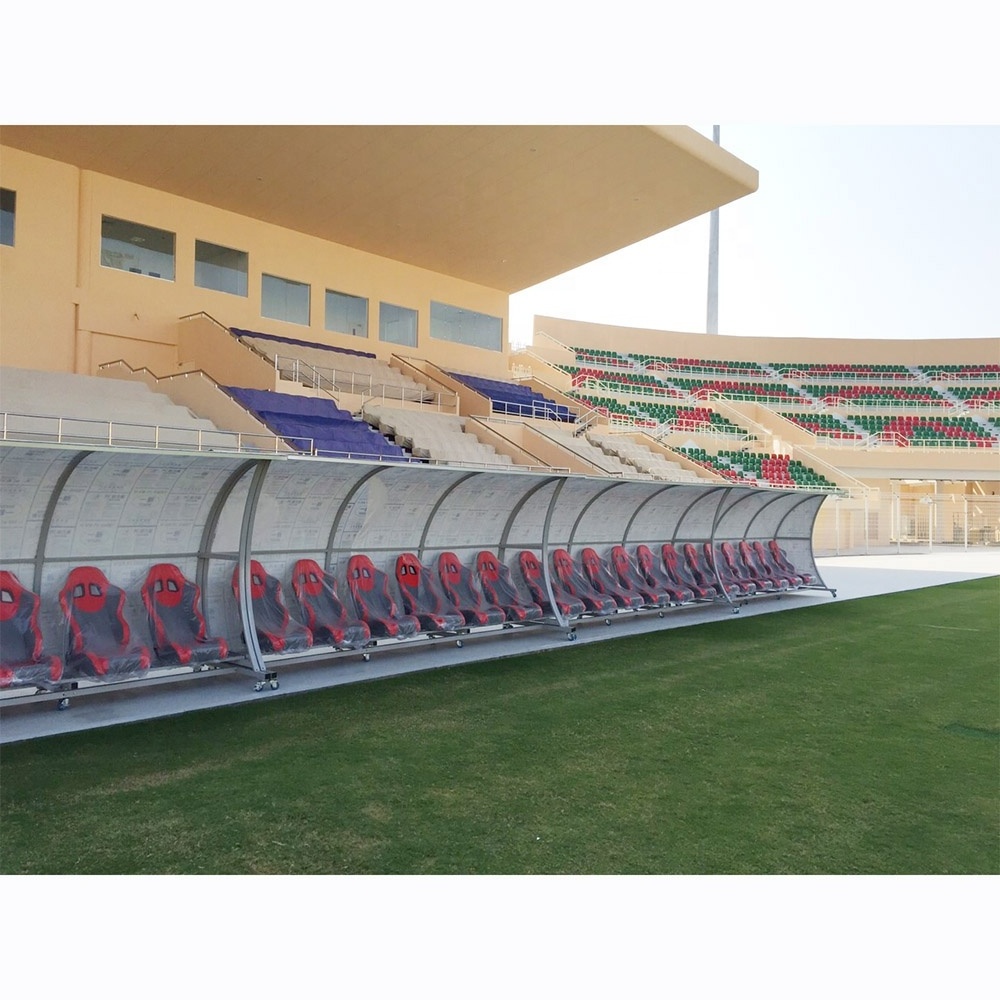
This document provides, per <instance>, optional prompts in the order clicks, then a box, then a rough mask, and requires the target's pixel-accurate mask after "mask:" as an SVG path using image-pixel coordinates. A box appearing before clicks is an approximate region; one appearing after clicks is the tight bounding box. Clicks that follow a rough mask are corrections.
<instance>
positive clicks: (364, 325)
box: [326, 288, 368, 337]
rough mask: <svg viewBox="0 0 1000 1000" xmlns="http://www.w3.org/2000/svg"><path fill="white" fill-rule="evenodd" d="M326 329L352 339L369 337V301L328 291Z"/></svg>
mask: <svg viewBox="0 0 1000 1000" xmlns="http://www.w3.org/2000/svg"><path fill="white" fill-rule="evenodd" d="M326 328H327V329H328V330H330V331H331V332H333V333H347V334H350V336H352V337H367V336H368V300H367V299H362V298H359V297H358V296H357V295H346V294H344V292H331V291H330V289H329V288H328V289H327V290H326Z"/></svg>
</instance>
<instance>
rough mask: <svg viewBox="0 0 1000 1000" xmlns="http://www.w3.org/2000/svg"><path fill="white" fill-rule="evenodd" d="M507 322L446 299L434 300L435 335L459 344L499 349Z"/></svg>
mask: <svg viewBox="0 0 1000 1000" xmlns="http://www.w3.org/2000/svg"><path fill="white" fill-rule="evenodd" d="M502 334H503V322H502V321H501V319H500V317H499V316H487V315H486V314H485V313H478V312H473V311H472V310H471V309H460V308H459V307H458V306H449V305H445V304H444V303H442V302H432V303H431V336H432V337H434V338H435V340H450V341H453V342H454V343H456V344H468V345H469V346H471V347H483V348H486V349H487V350H490V351H499V350H500V349H501V348H502V346H503V344H502V342H503V335H502Z"/></svg>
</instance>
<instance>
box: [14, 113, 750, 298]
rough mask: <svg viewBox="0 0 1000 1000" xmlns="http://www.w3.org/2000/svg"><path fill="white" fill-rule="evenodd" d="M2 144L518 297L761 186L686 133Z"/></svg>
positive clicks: (524, 131) (612, 129)
mask: <svg viewBox="0 0 1000 1000" xmlns="http://www.w3.org/2000/svg"><path fill="white" fill-rule="evenodd" d="M3 141H4V144H5V145H8V146H12V147H14V148H17V149H22V150H24V151H26V152H29V153H35V154H36V155H38V156H44V157H48V158H50V159H54V160H58V161H64V162H70V163H73V164H75V165H76V166H78V167H80V168H82V169H85V170H93V171H96V172H97V173H100V174H104V175H107V176H110V177H118V178H121V179H122V180H125V181H131V182H132V183H133V184H139V185H143V186H144V187H149V188H154V189H156V190H159V191H165V192H169V193H170V194H174V195H180V196H181V197H184V198H188V199H190V200H191V201H194V202H198V203H201V204H204V205H212V206H215V207H216V208H221V209H225V210H227V211H231V212H235V213H237V214H238V215H243V216H248V217H250V218H253V219H257V220H260V221H263V222H269V223H272V224H274V225H277V226H281V227H282V228H284V229H290V230H294V231H296V232H299V233H305V234H307V235H310V236H316V237H319V238H320V239H322V240H327V241H329V242H332V243H341V244H344V245H345V246H349V247H353V248H355V249H357V250H363V251H365V252H366V253H369V254H374V255H376V256H378V257H386V258H389V259H391V260H398V261H402V262H404V263H407V264H412V265H416V266H417V267H421V268H425V269H426V270H429V271H435V272H438V273H440V274H449V275H453V276H454V277H456V278H459V279H461V280H463V281H471V282H474V283H476V284H480V285H485V286H487V287H489V288H496V289H500V290H502V291H506V292H515V291H519V290H521V289H524V288H528V287H530V286H531V285H536V284H538V283H539V282H540V281H544V280H545V279H547V278H551V277H554V276H555V275H557V274H563V273H564V272H566V271H569V270H571V269H572V268H574V267H578V266H579V265H581V264H585V263H587V262H588V261H591V260H595V259H597V258H598V257H603V256H604V255H605V254H609V253H611V252H613V251H615V250H620V249H621V248H622V247H625V246H630V245H631V244H633V243H637V242H638V241H639V240H643V239H646V238H647V237H649V236H653V235H654V234H655V233H659V232H663V230H665V229H669V228H671V227H672V226H677V225H679V224H680V223H682V222H686V221H688V220H689V219H694V218H696V217H698V216H699V215H702V214H704V213H705V212H708V211H711V210H712V209H713V208H717V207H719V206H720V205H724V204H727V203H728V202H731V201H734V200H736V199H738V198H742V197H744V196H745V195H748V194H750V193H752V192H753V191H756V190H757V183H758V178H757V171H756V170H755V169H754V168H753V167H750V166H748V165H747V164H746V163H744V162H743V161H742V160H740V159H738V158H737V157H736V156H734V155H733V154H732V153H729V152H727V151H726V150H724V149H722V148H721V147H719V146H716V145H715V143H713V142H712V141H711V140H710V139H708V138H706V137H705V136H703V135H701V134H699V133H698V132H696V131H695V130H694V129H691V128H688V127H685V126H674V125H651V126H646V125H437V126H434V125H382V126H379V125H325V126H317V125H286V126H269V127H262V126H244V125H228V126H226V125H221V126H220V125H102V126H90V125H79V126H77V125H46V126H38V125H5V126H4V129H3ZM275 192H279V193H280V197H275ZM404 192H405V197H404V196H402V193H404Z"/></svg>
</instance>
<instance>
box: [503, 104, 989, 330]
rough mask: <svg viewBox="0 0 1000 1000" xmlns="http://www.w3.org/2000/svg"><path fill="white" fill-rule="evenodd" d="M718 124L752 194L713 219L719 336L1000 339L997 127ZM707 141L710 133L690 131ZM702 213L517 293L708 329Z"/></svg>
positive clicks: (611, 318) (673, 326)
mask: <svg viewBox="0 0 1000 1000" xmlns="http://www.w3.org/2000/svg"><path fill="white" fill-rule="evenodd" d="M720 124H721V140H722V145H723V147H724V148H726V149H728V150H729V151H730V152H732V153H733V154H734V155H736V156H738V157H740V159H742V160H744V161H746V162H747V163H749V164H750V165H751V166H753V167H755V168H756V169H757V170H758V172H759V174H760V186H759V188H758V190H757V191H756V192H754V193H753V194H750V195H747V196H746V197H745V198H742V199H740V200H738V201H735V202H732V203H731V204H729V205H726V206H723V207H722V209H721V210H720V213H719V229H720V236H719V247H720V249H719V332H720V333H722V334H732V335H744V336H799V337H803V336H804V337H853V338H866V339H869V338H892V339H908V338H909V339H920V338H930V337H934V338H940V337H949V336H965V337H987V336H991V337H995V336H998V335H1000V305H998V302H1000V299H998V293H1000V250H998V238H1000V194H998V190H997V182H998V179H1000V128H998V127H969V126H964V127H961V126H951V127H944V126H874V125H869V126H755V125H725V124H722V123H720ZM694 127H695V128H697V129H698V131H700V132H702V133H704V134H705V135H707V136H709V137H711V134H712V127H711V125H707V126H706V125H695V126H694ZM708 233H709V216H708V215H707V214H706V215H704V216H701V217H699V218H697V219H692V220H691V221H690V222H687V223H685V224H683V225H681V226H678V227H676V228H674V229H671V230H667V231H666V232H664V233H660V234H659V235H657V236H653V237H650V238H649V239H647V240H643V241H642V242H641V243H637V244H635V245H634V246H631V247H627V248H625V249H624V250H620V251H618V252H617V253H614V254H610V255H608V256H607V257H603V258H601V259H600V260H597V261H593V262H591V263H590V264H586V265H584V266H583V267H579V268H576V269H575V270H573V271H570V272H568V273H567V274H565V275H561V276H559V277H556V278H552V279H550V280H549V281H546V282H543V283H542V284H540V285H536V286H534V287H533V288H531V289H527V290H525V291H523V292H519V293H517V294H516V295H514V296H512V298H511V310H510V331H511V341H512V342H513V343H526V342H530V339H531V331H532V318H533V316H534V315H536V314H537V315H543V316H558V317H563V318H567V319H578V320H589V321H592V322H598V323H611V324H617V325H623V326H637V327H650V328H653V329H662V330H678V331H684V332H692V333H697V332H703V331H704V330H705V320H706V298H707V282H708Z"/></svg>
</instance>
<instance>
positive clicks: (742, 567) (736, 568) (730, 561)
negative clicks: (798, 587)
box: [718, 542, 787, 593]
mask: <svg viewBox="0 0 1000 1000" xmlns="http://www.w3.org/2000/svg"><path fill="white" fill-rule="evenodd" d="M718 553H719V555H720V556H721V558H723V559H724V560H725V561H726V567H727V568H728V569H729V571H730V572H731V573H732V574H733V576H734V577H735V578H736V579H737V580H739V582H740V583H752V584H753V585H754V586H755V587H756V588H757V590H758V591H760V592H762V593H768V592H770V591H775V590H779V589H780V588H779V587H778V585H777V583H775V581H774V580H772V579H771V578H770V577H767V576H761V575H759V574H755V573H754V572H753V571H752V570H751V569H750V567H749V566H747V565H746V564H745V563H744V562H743V560H742V559H740V557H739V555H738V553H737V551H736V548H735V547H734V545H733V543H732V542H721V543H720V544H719V545H718ZM786 589H787V588H786Z"/></svg>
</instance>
